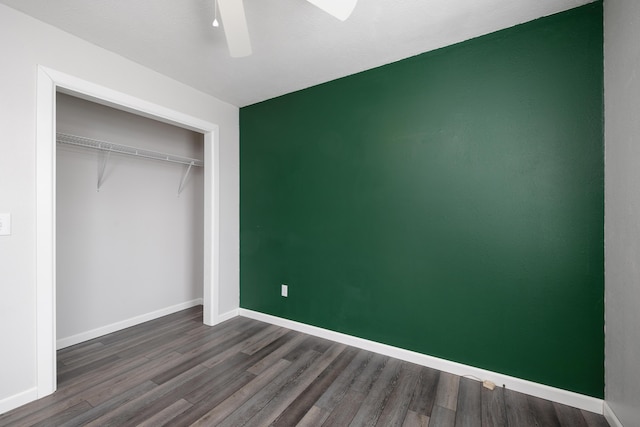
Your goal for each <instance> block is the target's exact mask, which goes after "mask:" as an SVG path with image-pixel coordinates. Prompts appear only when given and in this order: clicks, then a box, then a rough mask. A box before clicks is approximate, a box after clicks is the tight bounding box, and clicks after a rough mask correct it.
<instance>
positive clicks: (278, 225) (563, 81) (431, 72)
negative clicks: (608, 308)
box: [240, 2, 604, 398]
mask: <svg viewBox="0 0 640 427" xmlns="http://www.w3.org/2000/svg"><path fill="white" fill-rule="evenodd" d="M602 17H603V15H602V3H601V2H596V3H591V4H588V5H586V6H582V7H580V8H576V9H573V10H570V11H567V12H563V13H560V14H557V15H553V16H550V17H546V18H542V19H539V20H536V21H533V22H529V23H526V24H523V25H519V26H516V27H513V28H510V29H506V30H503V31H499V32H496V33H493V34H490V35H487V36H483V37H479V38H476V39H473V40H470V41H466V42H463V43H460V44H456V45H453V46H449V47H446V48H443V49H439V50H436V51H432V52H428V53H424V54H422V55H419V56H415V57H412V58H409V59H406V60H403V61H399V62H396V63H393V64H389V65H386V66H383V67H380V68H376V69H372V70H369V71H365V72H363V73H359V74H356V75H352V76H349V77H345V78H342V79H339V80H335V81H332V82H329V83H326V84H322V85H319V86H315V87H312V88H309V89H305V90H302V91H299V92H295V93H291V94H288V95H285V96H282V97H279V98H275V99H272V100H268V101H265V102H262V103H259V104H255V105H251V106H248V107H244V108H242V109H240V229H241V239H240V240H241V241H240V305H241V307H243V308H247V309H251V310H256V311H259V312H263V313H268V314H271V315H275V316H279V317H283V318H286V319H292V320H295V321H298V322H303V323H307V324H310V325H316V326H320V327H322V328H326V329H330V330H334V331H339V332H343V333H346V334H350V335H354V336H357V337H362V338H366V339H369V340H374V341H378V342H382V343H386V344H390V345H393V346H397V347H401V348H405V349H409V350H413V351H417V352H420V353H424V354H428V355H432V356H436V357H440V358H444V359H447V360H452V361H456V362H460V363H464V364H468V365H472V366H476V367H480V368H484V369H488V370H492V371H497V372H500V373H504V374H507V375H512V376H515V377H519V378H524V379H527V380H531V381H535V382H539V383H543V384H547V385H550V386H554V387H559V388H563V389H567V390H571V391H575V392H578V393H583V394H586V395H590V396H595V397H599V398H602V397H603V390H604V385H603V378H604V374H603V365H604V360H603V359H604V324H603V317H604V315H603V286H604V272H603V268H604V267H603V266H604V244H603V242H604V231H603V227H604V218H603V212H604V158H603V35H602V34H603V28H602ZM291 66H295V64H291ZM282 283H286V284H288V285H289V297H288V298H283V297H281V296H280V285H281V284H282Z"/></svg>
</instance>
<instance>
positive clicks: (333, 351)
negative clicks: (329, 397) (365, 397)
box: [249, 343, 347, 426]
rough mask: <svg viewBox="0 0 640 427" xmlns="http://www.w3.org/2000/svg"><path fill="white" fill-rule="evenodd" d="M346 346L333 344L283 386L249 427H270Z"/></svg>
mask: <svg viewBox="0 0 640 427" xmlns="http://www.w3.org/2000/svg"><path fill="white" fill-rule="evenodd" d="M346 347H347V346H346V345H344V344H339V343H333V344H332V345H331V346H330V347H329V348H327V349H326V351H325V352H324V353H322V354H321V355H320V356H319V357H318V358H317V359H316V360H315V361H314V362H313V363H312V364H311V365H310V366H309V367H308V368H307V369H306V370H305V371H304V372H303V373H302V374H301V375H299V376H297V377H295V378H294V379H293V380H292V381H290V382H288V383H287V384H286V385H285V386H283V387H282V388H281V390H280V392H279V393H278V394H277V395H276V396H274V398H273V399H271V400H270V401H269V403H267V404H266V405H265V406H264V407H263V408H262V409H260V411H258V412H257V413H256V414H255V415H254V416H253V418H252V419H251V420H250V421H249V423H250V424H251V425H265V426H268V425H271V424H272V423H273V422H274V421H275V420H276V419H277V418H278V416H280V414H282V413H283V412H284V411H285V409H286V408H287V406H289V405H290V404H291V403H292V402H293V401H294V400H295V399H296V398H297V397H298V396H299V395H300V394H301V393H302V392H303V391H304V390H306V389H307V387H309V386H310V385H311V383H312V382H313V381H314V380H315V379H316V378H317V377H318V376H319V375H320V374H321V373H322V372H323V371H324V370H325V369H327V367H328V366H329V365H330V364H331V363H332V362H333V361H334V360H335V359H336V358H337V357H338V356H339V355H340V354H341V353H342V352H343V351H344V350H345V349H346Z"/></svg>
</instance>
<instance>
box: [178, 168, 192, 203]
mask: <svg viewBox="0 0 640 427" xmlns="http://www.w3.org/2000/svg"><path fill="white" fill-rule="evenodd" d="M193 165H194V162H191V163H189V167H188V168H187V170H186V171H185V173H184V175H182V179H181V180H180V187H178V196H179V195H180V193H182V190H183V189H184V184H185V183H186V182H187V177H188V176H189V172H191V167H192V166H193Z"/></svg>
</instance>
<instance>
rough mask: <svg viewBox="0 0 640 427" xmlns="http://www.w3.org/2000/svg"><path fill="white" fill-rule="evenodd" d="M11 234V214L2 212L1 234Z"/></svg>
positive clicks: (0, 221)
mask: <svg viewBox="0 0 640 427" xmlns="http://www.w3.org/2000/svg"><path fill="white" fill-rule="evenodd" d="M10 234H11V214H10V213H0V236H9V235H10Z"/></svg>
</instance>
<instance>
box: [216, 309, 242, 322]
mask: <svg viewBox="0 0 640 427" xmlns="http://www.w3.org/2000/svg"><path fill="white" fill-rule="evenodd" d="M234 317H238V309H237V308H236V309H233V310H229V311H227V312H226V313H222V314H220V315H218V323H221V322H224V321H225V320H229V319H233V318H234Z"/></svg>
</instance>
